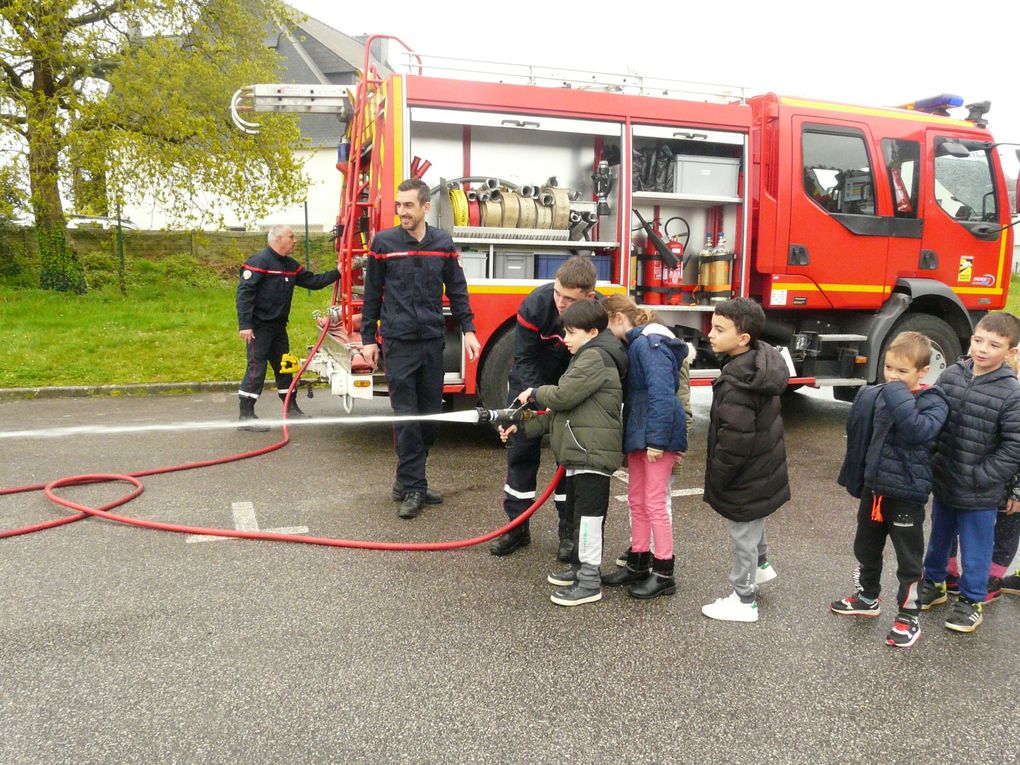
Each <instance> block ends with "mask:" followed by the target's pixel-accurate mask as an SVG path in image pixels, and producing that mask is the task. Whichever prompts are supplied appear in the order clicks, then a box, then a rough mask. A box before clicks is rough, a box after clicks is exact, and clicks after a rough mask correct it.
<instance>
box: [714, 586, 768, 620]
mask: <svg viewBox="0 0 1020 765" xmlns="http://www.w3.org/2000/svg"><path fill="white" fill-rule="evenodd" d="M701 613H703V614H704V615H705V616H707V617H708V618H709V619H718V620H720V621H724V622H756V621H758V603H757V602H754V603H741V602H740V596H739V595H737V593H735V592H731V593H730V594H729V597H726V598H719V599H718V600H717V601H715V603H709V604H708V605H707V606H702V607H701Z"/></svg>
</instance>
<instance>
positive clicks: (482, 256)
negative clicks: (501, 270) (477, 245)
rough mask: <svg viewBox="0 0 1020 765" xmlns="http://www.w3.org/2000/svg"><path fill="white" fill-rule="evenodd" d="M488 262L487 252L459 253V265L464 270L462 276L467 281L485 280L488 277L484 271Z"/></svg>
mask: <svg viewBox="0 0 1020 765" xmlns="http://www.w3.org/2000/svg"><path fill="white" fill-rule="evenodd" d="M488 262H489V254H488V253H487V252H470V251H468V252H461V254H460V265H461V268H463V269H464V276H465V278H467V279H485V278H486V277H488V275H489V274H488V273H487V271H486V269H487V267H488Z"/></svg>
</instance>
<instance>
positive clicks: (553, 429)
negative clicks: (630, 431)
mask: <svg viewBox="0 0 1020 765" xmlns="http://www.w3.org/2000/svg"><path fill="white" fill-rule="evenodd" d="M626 376H627V350H626V348H625V347H624V345H623V343H622V342H620V341H619V340H617V339H616V338H615V337H613V334H612V333H611V332H610V331H609V330H603V331H602V332H600V333H599V334H598V335H597V336H595V337H594V338H592V339H591V340H589V341H588V342H587V343H585V344H584V345H583V346H582V347H581V349H580V350H579V351H578V352H577V354H576V355H574V356H573V357H572V358H571V359H570V364H569V365H568V366H567V371H565V372H564V373H563V376H562V377H561V378H560V379H559V382H558V383H557V384H556V385H542V386H540V387H538V388H536V389H535V391H534V393H533V395H534V397H535V402H536V403H537V404H538V406H539V407H540V408H544V409H547V410H548V413H547V414H545V415H541V416H539V417H536V418H534V419H533V420H528V421H526V422H525V423H524V433H525V435H526V436H528V438H537V437H538V436H540V435H542V434H544V433H549V434H550V440H551V442H552V450H553V454H555V455H556V460H557V462H559V463H560V464H561V465H563V466H565V467H568V468H574V469H584V468H586V469H589V470H598V471H600V472H603V473H609V474H612V473H613V472H614V471H615V470H616V469H617V468H619V467H620V465H622V464H623V382H622V381H623V379H624V378H625V377H626Z"/></svg>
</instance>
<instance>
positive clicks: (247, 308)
mask: <svg viewBox="0 0 1020 765" xmlns="http://www.w3.org/2000/svg"><path fill="white" fill-rule="evenodd" d="M267 241H268V244H269V246H268V247H266V248H265V249H264V250H261V251H259V252H256V253H255V254H254V255H252V256H251V257H250V258H248V259H247V260H246V261H245V262H244V265H242V266H241V278H240V282H239V283H238V285H237V334H238V335H239V336H240V338H241V339H242V340H244V342H245V350H246V353H247V358H248V366H247V368H246V369H245V371H244V379H243V380H241V388H240V390H238V392H237V395H238V398H239V400H240V405H241V416H240V420H241V425H240V426H239V427H238V430H249V431H256V432H260V433H261V432H265V431H267V430H269V427H268V426H267V425H263V424H261V423H258V422H257V420H258V417H256V416H255V402H256V401H257V400H258V398H259V395H260V394H261V393H262V386H263V384H264V382H265V379H266V365H267V364H269V365H270V366H272V368H273V373H274V374H275V375H276V392H277V393H278V394H279V396H280V400H281V401H283V400H284V399H286V396H287V389H288V388H289V387H290V384H291V382H292V380H293V379H294V378H293V375H291V374H290V373H286V374H284V373H281V371H280V360H281V358H282V357H283V355H284V354H285V353H288V352H289V351H290V339H289V338H288V337H287V319H288V318H289V316H290V303H291V298H292V297H293V296H294V287H304V288H305V289H310V290H318V289H322V288H323V287H326V286H328V285H330V284H333V282H335V281H336V280H337V279H339V278H340V272H339V271H338V270H337V269H335V268H334V269H332V270H331V271H327V272H326V273H324V274H313V273H312V272H311V271H306V270H305V269H304V267H303V266H301V265H300V264H299V263H298V262H297V261H296V260H294V258H292V257H290V255H291V253H293V252H294V245H295V239H294V232H293V231H292V230H291V228H290V226H284V225H276V226H273V227H272V228H271V229H269V235H268V236H267ZM287 416H288V417H291V418H296V417H304V413H303V412H302V411H301V410H300V409H299V408H298V405H297V397H296V396H291V399H290V405H289V406H288V407H287Z"/></svg>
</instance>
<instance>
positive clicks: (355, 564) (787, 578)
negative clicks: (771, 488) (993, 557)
mask: <svg viewBox="0 0 1020 765" xmlns="http://www.w3.org/2000/svg"><path fill="white" fill-rule="evenodd" d="M709 395H710V394H709V392H708V391H707V390H703V389H702V390H697V391H696V392H695V397H694V398H695V406H696V422H695V428H694V431H693V433H692V436H691V443H692V448H691V451H690V452H689V453H688V455H687V458H686V459H685V461H684V464H683V467H682V468H681V469H680V470H679V471H678V473H677V474H676V475H675V476H674V486H673V488H674V491H675V492H676V494H677V496H675V498H674V499H673V510H674V519H675V526H676V529H675V539H676V545H677V550H676V551H677V575H678V585H679V587H678V592H677V594H676V595H675V596H673V597H667V598H659V599H656V600H653V601H636V600H633V599H631V598H629V597H628V596H627V595H626V594H625V593H624V592H621V591H618V590H615V591H614V590H607V591H606V597H605V598H604V599H603V600H602V601H601V602H599V603H597V604H593V605H587V606H582V607H577V608H570V609H567V608H561V607H558V606H555V605H554V604H552V603H551V602H550V601H549V595H550V594H551V592H552V590H553V589H554V588H553V587H552V586H551V585H549V584H547V583H546V581H545V576H546V574H547V573H549V572H550V571H552V570H554V569H555V568H557V564H556V562H555V559H554V555H555V548H556V522H555V513H554V512H553V510H552V508H551V507H547V508H542V509H541V510H540V511H539V513H538V514H537V515H536V517H535V520H534V522H533V529H534V530H533V539H534V541H533V542H532V545H531V546H530V547H529V548H527V549H525V550H522V551H519V552H518V553H516V554H514V555H512V556H510V557H507V558H495V557H493V556H491V555H489V553H488V552H487V550H486V549H485V548H484V547H473V548H468V549H465V550H460V551H454V552H441V553H421V552H414V553H412V552H372V551H362V550H350V549H336V548H328V547H313V546H308V545H302V544H287V543H279V542H251V541H238V540H211V541H210V540H203V541H196V540H195V539H194V538H191V537H188V536H186V535H180V534H171V533H166V532H159V531H148V530H142V529H137V528H132V527H128V526H124V525H119V524H115V523H111V522H107V521H103V520H99V519H88V520H85V521H82V522H78V523H73V524H69V525H66V526H62V527H60V528H57V529H52V530H48V531H44V532H40V533H36V534H32V535H28V536H21V537H16V538H11V539H6V540H0V578H2V581H3V592H4V597H3V601H2V607H0V724H2V731H3V733H2V735H0V762H3V763H198V762H210V763H213V762H215V763H219V762H245V763H362V762H365V763H367V762H372V763H376V762H387V763H403V762H408V763H473V762H484V763H530V762H539V761H541V762H551V763H560V762H562V763H566V762H577V761H583V762H585V763H764V762H769V763H812V765H816V764H817V763H837V762H838V763H873V762H882V761H896V762H910V763H915V764H920V763H943V762H964V763H986V762H987V763H1006V762H1015V761H1016V759H1017V757H1018V751H1020V720H1018V716H1017V713H1016V711H1015V706H1016V703H1015V702H1016V699H1017V698H1018V697H1020V679H1018V673H1017V669H1016V665H1015V661H1013V658H1015V656H1016V644H1017V640H1018V636H1020V598H1014V597H1010V596H1004V597H1003V599H1002V600H1001V601H999V602H997V603H995V604H993V605H990V606H989V607H988V608H987V610H986V616H985V623H984V624H983V625H982V626H981V627H980V628H979V629H978V630H977V632H975V633H974V634H973V635H960V634H956V633H951V632H949V631H947V630H945V629H944V628H943V627H942V621H943V619H944V618H945V615H946V614H947V610H946V607H941V608H939V609H936V610H935V611H933V612H930V613H928V614H924V615H923V616H922V630H923V637H922V639H921V641H920V642H919V643H917V644H916V645H915V646H914V647H913V648H911V649H908V650H896V649H893V648H889V647H888V646H886V645H885V643H884V640H883V638H884V636H885V633H886V631H887V630H888V629H889V626H890V624H891V622H892V619H893V616H894V615H895V605H894V601H895V587H896V585H895V577H894V573H895V571H894V563H893V560H892V557H891V555H892V552H891V550H889V551H887V556H886V562H887V565H886V571H885V572H884V578H883V585H884V588H885V594H886V595H887V596H888V601H887V602H886V603H884V604H883V605H884V608H883V613H882V615H881V616H880V617H879V618H877V619H853V618H847V617H840V616H835V615H833V614H831V613H829V611H828V607H827V606H828V603H829V601H831V600H834V599H838V598H840V597H842V596H844V595H847V594H849V592H850V591H851V587H852V585H851V579H850V572H851V570H852V569H853V568H854V565H855V563H854V559H853V555H852V551H851V541H852V537H853V528H854V511H855V503H854V501H853V500H852V499H851V498H850V497H849V496H847V495H846V493H845V492H844V491H843V490H842V489H840V488H839V487H838V486H836V483H835V476H836V473H837V471H838V467H839V462H840V459H841V457H842V449H843V444H844V435H843V426H844V420H845V417H846V413H847V410H848V405H846V404H842V403H838V402H835V401H832V400H831V398H829V396H828V395H827V394H823V393H811V394H809V395H805V394H804V393H798V394H794V395H791V396H788V397H787V399H786V401H785V403H784V418H785V422H786V437H787V446H788V451H789V462H790V470H791V477H792V484H793V499H792V501H791V502H790V503H788V504H787V505H786V506H785V507H784V508H782V509H781V510H780V511H779V512H777V513H776V514H775V515H774V516H772V518H771V519H770V520H769V522H768V525H767V529H768V537H769V541H770V545H771V556H770V557H771V560H772V563H773V565H774V566H775V568H776V570H777V572H778V573H779V576H778V578H777V579H776V580H775V581H773V582H771V583H769V584H767V585H765V586H764V587H763V588H762V593H761V598H760V613H761V618H760V621H759V622H758V623H757V624H733V623H723V622H715V621H711V620H709V619H706V618H705V617H704V616H702V614H701V606H702V605H703V604H705V603H708V602H710V601H712V600H714V599H715V598H717V597H720V596H723V595H726V594H727V592H728V591H729V587H728V583H727V574H728V569H729V563H728V561H729V547H728V537H727V533H726V528H725V523H724V521H723V520H722V519H721V518H720V517H719V516H717V515H716V514H715V513H714V512H713V511H712V510H711V509H710V508H709V507H708V506H707V505H705V504H704V503H703V502H702V500H701V496H700V494H699V493H698V492H699V490H700V488H701V486H702V481H703V476H704V459H705V446H704V444H705V432H706V426H707V416H708V404H709ZM267 399H268V397H267ZM272 403H275V402H270V401H268V400H266V401H264V402H262V403H260V405H259V411H260V414H269V413H270V410H271V409H273V407H272V406H271V404H272ZM301 404H302V407H303V408H304V409H305V410H306V411H308V412H309V413H312V414H323V415H329V416H335V415H339V414H340V413H341V410H340V408H339V405H338V403H337V402H336V401H335V400H332V399H330V397H329V396H327V395H325V393H324V392H322V393H318V394H317V395H316V397H315V398H314V399H313V400H311V401H309V400H307V399H302V400H301ZM236 410H237V406H236V401H235V397H234V396H233V395H231V394H230V393H223V392H215V391H214V392H204V393H199V394H194V395H184V396H152V397H130V398H61V399H37V400H23V401H5V402H0V453H2V454H3V455H4V459H3V460H2V464H0V486H4V487H11V486H19V485H24V484H29V483H35V482H41V481H42V482H45V481H49V480H52V479H54V478H57V477H60V476H65V475H75V474H83V473H91V472H132V471H137V470H144V469H148V468H152V467H158V466H162V465H170V464H180V463H184V462H190V461H193V460H202V459H211V458H215V457H219V456H223V455H226V454H231V453H236V452H239V451H242V450H246V449H250V448H254V447H256V446H263V445H267V444H270V443H272V442H273V441H274V440H276V439H277V438H278V436H279V431H274V432H272V433H268V434H252V433H240V432H237V431H236V430H234V429H232V428H231V429H223V430H201V431H187V430H185V431H179V432H141V433H132V434H122V435H78V436H75V437H65V438H50V439H38V438H23V439H17V440H15V439H3V438H2V434H3V432H7V431H14V430H22V429H26V428H33V429H34V428H53V427H63V426H81V425H111V424H138V425H145V424H150V423H176V422H188V421H208V420H211V419H223V420H232V419H233V418H235V417H236ZM386 411H387V409H386V407H385V404H384V403H383V402H373V403H371V404H369V405H367V406H363V407H360V409H359V410H358V411H356V412H355V414H358V413H359V412H360V413H364V414H380V413H385V412H386ZM391 443H392V441H391V433H390V428H389V427H388V426H386V425H378V424H375V425H337V424H331V425H318V426H302V427H295V428H293V429H292V442H291V444H290V445H289V446H287V447H286V448H284V449H282V450H280V451H277V452H274V453H271V454H267V455H264V456H261V457H258V458H254V459H250V460H245V461H242V462H235V463H232V464H229V465H223V466H216V467H210V468H205V469H201V470H194V471H188V472H180V473H173V474H169V475H162V476H151V477H148V478H144V479H143V481H144V484H145V492H144V494H142V496H141V497H139V498H138V499H136V500H135V501H133V502H131V503H130V504H128V505H126V506H125V507H124V508H121V511H122V512H124V513H128V514H131V515H133V516H136V517H139V518H145V519H150V520H159V521H167V522H173V523H182V524H191V525H200V526H216V527H227V528H233V527H234V526H235V525H237V524H239V525H242V526H248V527H251V526H252V525H253V524H257V526H258V527H259V528H261V529H284V530H288V531H291V532H301V531H302V530H303V529H305V528H306V529H307V532H304V534H305V535H306V536H320V537H336V538H346V539H379V540H393V541H399V540H405V541H438V540H449V539H459V538H465V537H473V536H476V535H478V534H482V533H485V532H487V531H490V530H492V529H494V528H496V527H498V526H499V525H501V524H502V523H503V521H504V518H503V516H502V512H501V509H500V496H501V489H502V484H503V478H504V467H505V462H504V456H503V453H502V451H501V449H500V447H499V446H498V444H497V441H496V439H495V437H494V435H493V433H492V431H491V430H489V429H488V428H487V427H483V426H471V425H446V426H444V428H443V435H442V437H441V440H440V443H439V444H438V445H437V446H436V448H435V449H434V450H433V453H432V456H431V457H430V470H429V473H430V483H431V485H432V486H433V487H434V488H436V489H439V490H441V491H442V492H443V493H444V496H445V502H444V503H443V504H442V505H439V506H430V507H428V509H427V510H426V511H425V513H424V514H423V515H422V516H421V517H419V518H417V519H415V520H413V521H403V520H400V519H398V518H397V514H396V507H397V506H396V504H395V503H393V502H392V500H391V499H390V485H391V483H392V478H393V470H394V457H393V454H392V447H391ZM547 454H548V453H547ZM548 457H549V458H548V459H547V460H546V464H544V465H543V473H542V478H543V479H544V481H543V483H544V482H545V481H547V480H548V478H549V477H550V476H551V475H552V469H553V466H552V460H551V455H548ZM126 491H127V487H125V486H122V485H113V484H108V485H98V486H97V485H93V486H84V487H77V488H71V489H64V490H61V493H62V494H63V495H64V496H67V497H69V498H72V499H74V500H75V501H80V502H84V503H87V504H98V503H102V502H109V501H111V500H113V499H115V498H117V497H119V496H121V495H122V494H124V493H125V492H126ZM613 494H614V496H615V497H617V498H616V499H614V500H613V501H612V505H611V508H610V515H609V519H608V522H607V540H608V548H607V553H608V555H607V558H610V560H607V562H606V563H605V564H604V565H605V566H606V567H607V568H608V569H609V570H613V569H614V565H613V563H612V562H611V559H612V558H615V557H616V555H617V554H618V553H619V552H621V551H622V550H623V549H625V548H626V546H627V534H628V532H627V512H626V503H625V501H624V500H623V499H622V498H623V497H624V495H625V494H626V484H625V482H624V480H623V478H618V479H614V481H613ZM63 513H64V511H63V510H62V509H61V508H59V507H56V506H55V505H53V504H51V503H50V502H49V501H48V500H47V499H46V498H45V497H43V496H42V494H40V493H38V492H36V493H30V494H18V495H13V496H6V497H0V528H12V527H17V526H23V525H27V524H30V523H36V522H39V521H43V520H47V519H50V518H56V517H60V516H61V515H62V514H63ZM1011 657H1012V658H1011Z"/></svg>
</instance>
